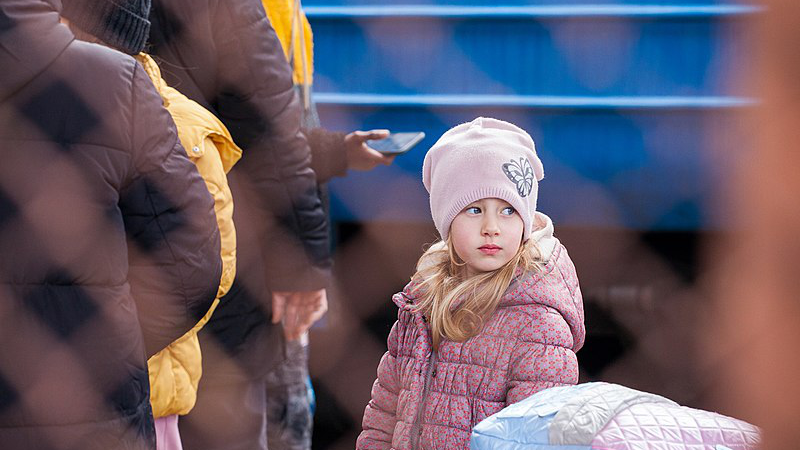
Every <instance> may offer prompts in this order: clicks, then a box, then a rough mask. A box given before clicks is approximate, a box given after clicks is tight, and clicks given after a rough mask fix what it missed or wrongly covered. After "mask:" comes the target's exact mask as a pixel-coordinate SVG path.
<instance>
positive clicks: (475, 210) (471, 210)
mask: <svg viewBox="0 0 800 450" xmlns="http://www.w3.org/2000/svg"><path fill="white" fill-rule="evenodd" d="M464 211H466V212H467V213H468V214H480V213H481V209H480V208H478V207H477V206H470V207H469V208H467V209H465V210H464Z"/></svg>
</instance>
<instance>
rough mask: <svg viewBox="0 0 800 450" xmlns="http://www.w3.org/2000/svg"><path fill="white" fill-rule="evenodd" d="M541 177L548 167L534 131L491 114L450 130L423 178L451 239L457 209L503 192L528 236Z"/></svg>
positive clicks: (427, 159)
mask: <svg viewBox="0 0 800 450" xmlns="http://www.w3.org/2000/svg"><path fill="white" fill-rule="evenodd" d="M542 178H544V168H543V167H542V162H541V161H540V160H539V157H538V156H536V147H535V146H534V144H533V139H531V137H530V135H529V134H528V133H526V132H525V130H523V129H521V128H519V127H517V126H516V125H513V124H510V123H508V122H503V121H502V120H497V119H491V118H487V117H478V118H477V119H475V120H473V121H472V122H469V123H462V124H461V125H458V126H456V127H453V128H451V129H450V130H448V131H447V132H446V133H445V134H443V135H442V137H440V138H439V140H438V141H436V143H435V144H433V147H431V149H430V150H428V153H427V154H426V155H425V162H424V163H423V164H422V183H423V184H424V185H425V189H427V190H428V193H429V194H430V197H431V214H432V215H433V222H434V223H435V224H436V229H437V230H439V234H440V235H441V236H442V239H447V235H448V234H449V233H450V224H451V223H452V222H453V219H454V218H455V217H456V215H458V213H460V212H461V211H462V210H463V209H464V208H466V207H467V205H469V204H470V203H472V202H474V201H477V200H480V199H483V198H499V199H502V200H505V201H507V202H508V203H509V204H510V205H511V206H513V207H514V209H516V210H517V212H518V213H519V215H520V217H522V221H523V223H524V226H525V228H524V231H523V240H524V239H527V238H528V236H530V233H531V228H532V226H533V214H534V212H536V197H537V194H538V191H539V189H538V184H539V183H538V182H539V181H540V180H541V179H542Z"/></svg>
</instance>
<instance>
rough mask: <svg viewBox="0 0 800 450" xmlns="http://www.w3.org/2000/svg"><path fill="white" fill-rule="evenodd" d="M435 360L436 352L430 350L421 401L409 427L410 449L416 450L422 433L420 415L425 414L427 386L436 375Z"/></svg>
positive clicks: (428, 386)
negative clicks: (414, 418) (415, 416)
mask: <svg viewBox="0 0 800 450" xmlns="http://www.w3.org/2000/svg"><path fill="white" fill-rule="evenodd" d="M436 360H437V355H436V352H435V351H431V357H430V359H429V360H428V362H429V364H428V370H427V371H426V372H425V384H423V385H422V401H421V402H420V404H419V409H418V410H417V419H416V420H415V421H414V425H413V426H412V427H411V439H412V441H411V442H412V445H411V449H412V450H416V449H417V448H418V447H419V438H420V436H421V434H422V418H423V417H422V416H423V415H424V414H425V406H426V404H427V403H428V388H430V383H431V378H432V377H434V378H435V377H436Z"/></svg>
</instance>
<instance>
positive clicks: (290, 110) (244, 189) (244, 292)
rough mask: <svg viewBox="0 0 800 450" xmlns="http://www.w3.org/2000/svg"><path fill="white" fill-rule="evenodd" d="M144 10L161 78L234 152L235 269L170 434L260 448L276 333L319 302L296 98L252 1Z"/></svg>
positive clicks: (305, 152) (318, 259)
mask: <svg viewBox="0 0 800 450" xmlns="http://www.w3.org/2000/svg"><path fill="white" fill-rule="evenodd" d="M150 19H151V21H152V29H151V43H152V49H151V54H152V55H153V56H154V59H155V60H156V62H158V63H159V64H160V66H161V71H162V75H163V77H164V79H165V80H166V81H167V83H168V84H169V85H170V86H172V87H174V88H175V89H177V90H179V91H180V92H181V93H183V94H184V95H186V96H187V97H189V98H191V99H192V100H194V101H196V102H198V103H199V104H201V105H202V106H204V107H205V108H206V109H208V110H209V111H211V112H212V113H214V114H215V115H216V116H217V117H218V118H219V119H220V120H221V121H222V122H223V123H224V124H225V126H226V127H227V128H228V129H229V130H230V132H231V135H232V137H233V139H234V142H236V144H237V145H238V146H239V147H240V148H241V149H242V158H241V160H240V161H239V162H238V163H237V165H236V166H235V167H234V168H233V170H231V171H230V173H229V176H228V181H229V184H230V186H231V191H232V194H233V199H234V202H235V203H236V209H235V211H234V221H235V223H236V240H237V242H238V244H239V245H238V248H237V263H236V266H237V267H236V278H235V280H234V283H233V286H232V287H231V289H230V291H229V292H228V294H227V295H226V296H225V297H224V298H223V299H222V301H221V303H220V305H219V307H218V308H217V310H216V311H215V312H214V315H213V316H212V317H211V320H210V321H209V322H208V323H207V324H206V326H205V327H204V329H203V330H202V331H201V332H200V333H199V337H200V343H201V346H202V348H203V380H202V382H201V384H200V388H199V391H198V396H197V403H196V405H195V407H194V409H193V410H192V411H191V413H190V414H188V415H187V416H186V417H184V418H182V419H181V421H180V432H181V438H182V439H183V443H184V446H185V447H186V448H187V449H218V448H219V449H247V450H251V449H259V448H260V449H263V448H266V399H265V397H266V395H265V377H266V374H267V373H268V372H269V371H270V370H272V368H274V367H275V365H276V364H277V363H278V362H280V361H282V360H283V359H284V333H285V334H286V338H287V339H298V338H299V337H300V336H301V335H302V334H303V333H304V332H305V331H306V330H307V329H308V328H309V327H310V326H311V324H312V323H313V322H315V321H316V320H317V319H319V318H320V317H321V316H322V314H323V313H324V312H325V310H326V309H327V295H326V291H325V288H326V287H327V286H328V284H329V282H330V247H329V242H328V225H327V220H326V215H325V212H324V210H323V208H322V202H321V200H320V197H319V194H318V191H317V178H316V175H315V173H314V171H313V170H312V168H311V154H310V149H309V145H308V141H307V139H306V137H305V135H304V134H303V133H302V131H301V117H302V107H301V104H300V102H299V101H298V98H297V95H296V92H295V90H294V87H293V83H292V75H291V71H290V69H289V66H288V64H287V62H286V57H285V56H284V53H283V50H282V48H281V45H280V42H279V41H278V38H277V37H276V35H275V33H274V31H273V30H272V28H271V27H270V25H269V22H268V21H267V18H266V15H265V13H264V10H263V8H262V6H261V4H260V3H259V2H258V1H257V0H229V1H218V0H203V1H198V0H157V1H154V2H153V9H152V11H151V15H150ZM281 322H282V323H283V326H281Z"/></svg>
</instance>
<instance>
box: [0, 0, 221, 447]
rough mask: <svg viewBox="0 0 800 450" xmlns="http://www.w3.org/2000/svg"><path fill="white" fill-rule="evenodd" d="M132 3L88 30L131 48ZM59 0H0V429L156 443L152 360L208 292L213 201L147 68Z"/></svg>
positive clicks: (12, 443) (91, 440)
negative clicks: (82, 33) (78, 31)
mask: <svg viewBox="0 0 800 450" xmlns="http://www.w3.org/2000/svg"><path fill="white" fill-rule="evenodd" d="M125 5H126V8H123V9H122V10H121V11H118V12H119V14H115V13H112V12H110V11H109V10H110V9H111V8H110V6H111V3H105V2H98V3H96V4H95V5H94V6H95V7H94V8H93V10H92V12H93V14H96V15H97V16H98V17H103V18H104V19H105V20H102V21H100V22H97V23H98V24H99V26H100V29H95V30H92V33H93V34H94V35H96V36H104V35H105V34H104V30H106V31H107V30H108V29H114V30H115V32H114V33H113V34H114V35H116V36H118V37H119V39H117V40H111V41H110V42H105V44H107V45H109V46H111V47H113V48H116V49H118V50H121V51H123V52H125V53H129V54H133V53H137V52H139V51H140V50H141V49H142V46H143V45H144V42H145V39H146V36H147V28H148V25H149V24H148V22H147V20H146V7H147V6H148V5H147V2H146V1H130V2H125ZM60 6H61V5H60V2H57V1H53V2H44V1H37V0H2V1H0V66H2V67H4V70H3V74H2V75H0V139H2V142H3V149H4V156H5V158H4V161H3V164H2V165H0V248H2V252H0V340H2V342H3V345H2V346H1V347H0V443H2V446H3V448H13V449H79V448H80V449H117V448H120V449H122V448H125V449H150V450H152V449H154V448H155V446H156V441H155V432H154V424H153V416H152V411H151V406H150V399H149V382H148V375H147V368H146V359H147V357H148V356H150V355H153V354H155V353H156V352H158V351H159V350H161V349H163V348H164V347H166V346H167V345H168V344H169V343H170V342H172V341H174V340H175V339H177V338H178V337H180V336H181V335H182V334H184V333H185V332H186V331H188V330H189V329H190V328H192V326H194V325H195V324H196V323H197V321H198V320H199V319H200V318H201V317H203V315H204V314H205V313H206V312H207V311H208V309H209V308H210V307H211V305H212V302H213V300H214V297H215V294H216V292H217V289H218V286H219V280H220V276H221V269H222V267H221V261H220V256H219V248H220V238H219V232H218V229H217V225H216V220H215V215H214V209H213V207H214V202H213V200H212V198H211V196H210V195H209V193H208V191H207V189H206V187H205V185H204V184H203V180H202V179H201V178H200V176H199V175H198V173H197V169H196V168H195V167H194V165H193V164H192V163H191V162H190V161H189V159H188V158H187V157H186V153H185V151H184V149H183V148H182V147H181V145H180V143H179V141H178V137H177V133H176V131H175V127H174V124H173V122H172V120H171V118H170V116H169V114H168V112H167V111H166V110H165V109H164V108H163V106H162V102H161V99H160V98H159V96H158V94H157V93H156V91H155V90H154V89H153V84H152V83H151V81H150V80H149V79H148V77H147V75H146V74H145V72H144V70H143V69H142V67H141V66H140V65H139V64H137V63H136V62H135V61H134V59H133V58H131V57H130V56H128V55H125V54H123V53H120V52H119V51H115V50H112V49H110V48H107V47H104V46H100V45H97V44H92V43H87V42H82V41H79V40H76V39H75V36H74V35H73V33H72V32H71V31H70V29H69V28H68V27H67V26H65V25H63V24H61V23H59V19H60V17H59V11H60ZM142 12H144V14H142Z"/></svg>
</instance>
